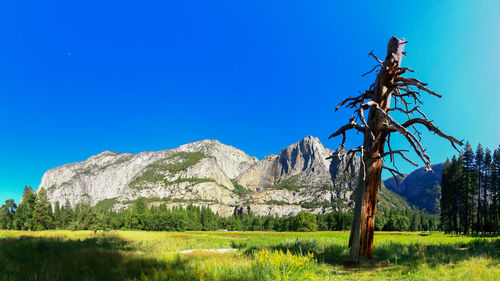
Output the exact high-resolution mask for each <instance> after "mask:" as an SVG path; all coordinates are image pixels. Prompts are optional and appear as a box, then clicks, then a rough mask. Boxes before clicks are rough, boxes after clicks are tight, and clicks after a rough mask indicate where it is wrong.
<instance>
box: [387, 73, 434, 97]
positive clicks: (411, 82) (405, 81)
mask: <svg viewBox="0 0 500 281" xmlns="http://www.w3.org/2000/svg"><path fill="white" fill-rule="evenodd" d="M394 81H396V82H402V83H395V84H394V85H395V86H397V87H401V86H415V87H417V88H418V89H420V90H423V91H426V92H427V93H429V94H431V95H434V96H436V97H439V98H440V97H442V96H441V95H440V94H438V93H436V92H434V91H432V90H430V89H428V88H426V87H425V86H427V84H426V83H422V82H420V81H419V80H418V79H416V78H404V77H399V76H398V77H396V78H395V79H394Z"/></svg>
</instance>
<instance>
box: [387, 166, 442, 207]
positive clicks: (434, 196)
mask: <svg viewBox="0 0 500 281" xmlns="http://www.w3.org/2000/svg"><path fill="white" fill-rule="evenodd" d="M432 170H433V172H426V171H425V169H424V168H420V169H417V170H415V171H413V172H412V173H410V174H409V175H406V176H405V177H404V178H400V179H398V181H399V186H398V185H397V184H396V181H395V180H394V178H392V177H391V178H388V179H386V180H385V181H384V184H385V186H386V187H387V188H388V189H390V190H392V191H394V192H396V193H398V194H400V195H401V196H403V197H404V198H406V200H408V202H409V203H411V204H413V205H415V206H417V207H419V208H420V209H426V210H427V211H428V212H430V213H434V214H437V213H439V211H440V209H439V198H440V196H441V176H442V174H443V164H442V163H441V164H436V165H433V166H432Z"/></svg>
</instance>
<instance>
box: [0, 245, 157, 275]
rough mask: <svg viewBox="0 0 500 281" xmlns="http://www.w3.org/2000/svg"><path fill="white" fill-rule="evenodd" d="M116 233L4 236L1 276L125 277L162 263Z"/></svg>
mask: <svg viewBox="0 0 500 281" xmlns="http://www.w3.org/2000/svg"><path fill="white" fill-rule="evenodd" d="M131 250H133V248H132V247H131V246H130V245H129V243H128V242H127V241H126V240H123V239H121V238H119V237H116V236H102V237H95V238H87V239H84V240H67V239H61V238H35V237H20V238H6V239H0V265H1V266H0V280H70V281H71V280H124V279H133V278H135V277H138V276H140V275H141V273H142V272H146V273H147V272H152V271H153V270H155V269H157V268H161V267H162V266H165V265H161V264H159V263H158V261H156V260H152V259H146V258H137V257H133V256H132V255H131V252H130V251H131Z"/></svg>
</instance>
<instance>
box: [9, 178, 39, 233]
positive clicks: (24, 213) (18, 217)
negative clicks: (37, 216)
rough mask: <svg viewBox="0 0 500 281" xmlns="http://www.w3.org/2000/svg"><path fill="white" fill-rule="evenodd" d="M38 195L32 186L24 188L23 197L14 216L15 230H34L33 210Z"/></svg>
mask: <svg viewBox="0 0 500 281" xmlns="http://www.w3.org/2000/svg"><path fill="white" fill-rule="evenodd" d="M35 201H36V194H35V193H34V192H33V188H32V187H31V186H25V187H24V193H23V197H22V199H21V202H20V203H19V206H18V207H17V210H16V213H15V215H14V228H15V229H18V230H33V229H34V222H33V210H34V208H35Z"/></svg>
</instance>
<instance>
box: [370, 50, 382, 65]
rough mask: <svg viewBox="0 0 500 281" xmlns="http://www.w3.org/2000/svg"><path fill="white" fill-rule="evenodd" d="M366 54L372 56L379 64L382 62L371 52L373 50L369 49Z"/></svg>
mask: <svg viewBox="0 0 500 281" xmlns="http://www.w3.org/2000/svg"><path fill="white" fill-rule="evenodd" d="M368 56H372V57H373V58H374V59H375V60H376V61H377V62H378V63H380V64H384V62H383V61H381V60H379V58H377V57H376V56H375V55H374V54H373V50H371V52H370V53H369V54H368Z"/></svg>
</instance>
